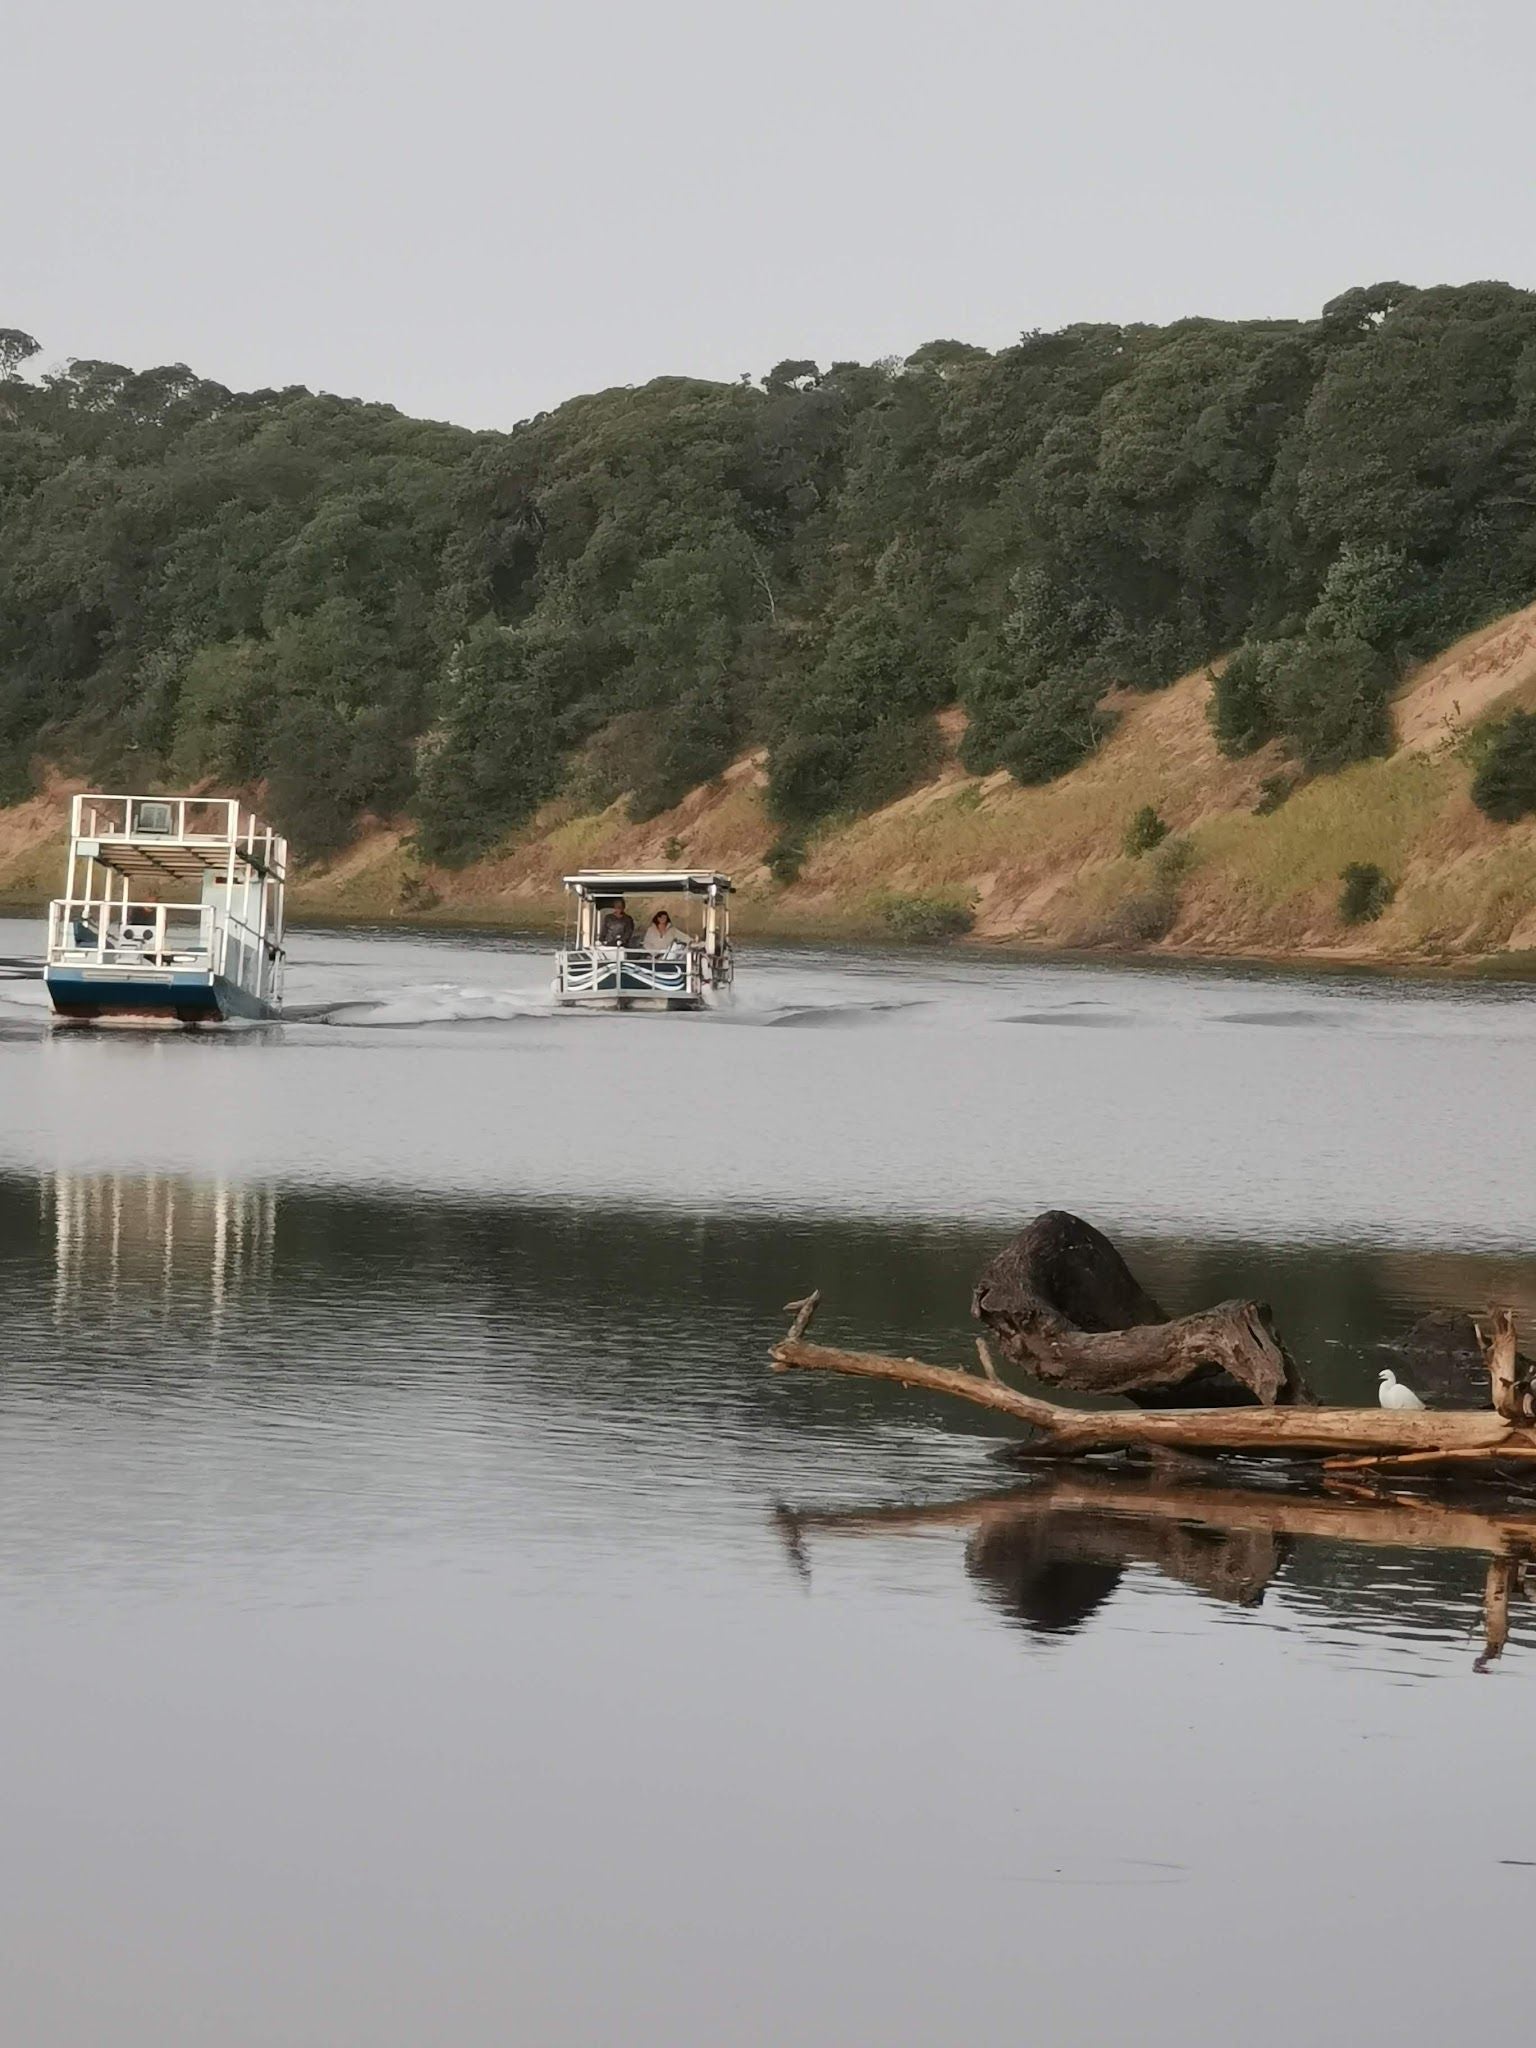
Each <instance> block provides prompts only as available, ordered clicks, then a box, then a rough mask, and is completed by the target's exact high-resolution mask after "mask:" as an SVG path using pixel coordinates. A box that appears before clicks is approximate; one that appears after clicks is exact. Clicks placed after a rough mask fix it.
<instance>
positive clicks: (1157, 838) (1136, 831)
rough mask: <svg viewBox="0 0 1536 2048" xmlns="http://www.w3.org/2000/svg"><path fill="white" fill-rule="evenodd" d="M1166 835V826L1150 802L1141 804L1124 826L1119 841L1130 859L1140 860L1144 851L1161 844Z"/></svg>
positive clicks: (1147, 851)
mask: <svg viewBox="0 0 1536 2048" xmlns="http://www.w3.org/2000/svg"><path fill="white" fill-rule="evenodd" d="M1167 837H1168V827H1167V826H1166V825H1165V824H1164V823H1163V820H1162V819H1161V818H1160V817H1159V816H1158V815H1157V812H1156V811H1155V810H1153V808H1152V806H1151V805H1150V804H1143V805H1142V807H1141V809H1140V810H1139V811H1138V812H1137V813H1136V815H1135V817H1134V818H1132V820H1131V822H1130V823H1129V825H1127V826H1126V828H1125V837H1124V839H1123V840H1122V841H1121V842H1120V844H1121V846H1122V848H1123V849H1124V851H1125V852H1126V854H1127V855H1128V856H1129V857H1130V858H1131V859H1132V860H1140V858H1141V856H1142V855H1143V854H1144V853H1150V852H1151V851H1152V849H1153V847H1154V846H1161V845H1162V843H1163V841H1164V840H1165V839H1166V838H1167Z"/></svg>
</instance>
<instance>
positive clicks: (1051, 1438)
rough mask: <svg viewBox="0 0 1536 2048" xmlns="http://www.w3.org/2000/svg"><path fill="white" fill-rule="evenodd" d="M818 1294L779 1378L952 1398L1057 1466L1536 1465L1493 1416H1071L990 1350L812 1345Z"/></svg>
mask: <svg viewBox="0 0 1536 2048" xmlns="http://www.w3.org/2000/svg"><path fill="white" fill-rule="evenodd" d="M819 1300H820V1295H819V1292H818V1293H816V1294H812V1295H811V1296H809V1297H808V1299H807V1300H805V1301H803V1302H795V1303H792V1304H791V1307H793V1308H794V1309H796V1310H797V1311H798V1313H797V1314H796V1316H795V1321H794V1323H793V1325H792V1326H791V1328H790V1330H789V1333H788V1335H787V1336H785V1337H784V1338H783V1339H782V1340H781V1341H780V1342H779V1343H777V1344H775V1345H774V1347H773V1349H772V1352H771V1353H770V1356H771V1357H772V1360H773V1363H774V1367H775V1369H776V1370H777V1371H779V1372H836V1373H845V1374H848V1375H850V1376H852V1377H853V1378H855V1379H875V1380H889V1381H892V1382H894V1383H895V1384H896V1385H898V1386H904V1387H913V1388H918V1389H921V1390H923V1391H926V1392H928V1393H934V1394H948V1395H951V1396H953V1397H955V1398H956V1399H958V1400H961V1401H970V1402H972V1403H973V1404H974V1405H976V1406H977V1407H981V1408H987V1409H990V1410H991V1411H992V1412H993V1413H994V1414H997V1415H1005V1416H1007V1417H1008V1418H1009V1419H1010V1420H1011V1421H1014V1422H1021V1423H1024V1424H1025V1425H1026V1426H1027V1427H1028V1428H1029V1429H1031V1430H1032V1431H1034V1432H1035V1435H1034V1437H1033V1439H1032V1440H1031V1443H1030V1446H1029V1448H1031V1449H1032V1450H1035V1451H1038V1452H1040V1453H1042V1454H1043V1455H1046V1456H1050V1457H1080V1456H1084V1455H1091V1454H1093V1453H1095V1452H1100V1451H1126V1450H1152V1451H1156V1450H1167V1451H1185V1452H1217V1453H1222V1452H1225V1453H1233V1452H1235V1453H1240V1454H1244V1455H1248V1456H1257V1457H1299V1458H1312V1459H1319V1458H1320V1459H1324V1460H1327V1461H1328V1462H1329V1463H1330V1465H1331V1466H1332V1467H1334V1468H1335V1469H1339V1470H1349V1471H1363V1470H1366V1469H1373V1468H1379V1469H1387V1468H1394V1469H1396V1468H1412V1467H1419V1466H1425V1467H1429V1466H1441V1467H1455V1466H1457V1465H1460V1464H1474V1463H1476V1464H1481V1465H1485V1466H1486V1465H1488V1464H1498V1463H1510V1464H1516V1465H1518V1464H1526V1463H1529V1462H1530V1461H1533V1460H1536V1430H1532V1429H1531V1428H1529V1427H1528V1426H1526V1424H1525V1423H1523V1422H1520V1421H1516V1420H1512V1419H1511V1418H1510V1417H1509V1416H1508V1415H1506V1414H1501V1413H1500V1412H1498V1409H1497V1408H1493V1409H1483V1410H1476V1409H1449V1410H1438V1409H1427V1408H1426V1409H1407V1410H1404V1409H1398V1408H1321V1407H1304V1406H1301V1405H1299V1404H1297V1405H1292V1406H1289V1407H1270V1408H1264V1407H1248V1408H1181V1409H1158V1410H1154V1411H1150V1412H1135V1411H1130V1412H1128V1411H1127V1410H1125V1409H1096V1410H1089V1409H1082V1408H1064V1407H1061V1406H1060V1405H1059V1404H1058V1403H1056V1402H1054V1401H1043V1400H1040V1399H1038V1398H1037V1397H1036V1396H1034V1395H1032V1394H1023V1393H1020V1392H1019V1391H1018V1389H1017V1388H1015V1387H1010V1386H1006V1385H1004V1384H1003V1381H1002V1379H1001V1377H1000V1376H999V1375H998V1374H997V1371H996V1367H995V1364H994V1363H993V1362H992V1361H991V1358H990V1354H988V1353H987V1352H986V1350H985V1346H984V1345H983V1347H982V1362H983V1371H982V1373H981V1374H979V1375H978V1374H976V1373H970V1372H961V1371H958V1370H956V1369H955V1368H954V1367H953V1366H942V1365H924V1364H922V1363H921V1362H920V1361H919V1360H917V1359H915V1358H890V1357H887V1356H885V1355H884V1354H883V1353H880V1352H874V1351H842V1350H836V1349H834V1348H832V1347H831V1346H829V1345H825V1344H810V1343H807V1342H806V1341H805V1332H806V1330H807V1329H808V1328H809V1326H810V1321H811V1318H812V1316H813V1315H814V1314H815V1312H816V1307H817V1304H818V1302H819ZM1489 1355H1490V1373H1491V1374H1493V1373H1495V1365H1494V1362H1493V1361H1494V1360H1495V1358H1496V1359H1497V1370H1498V1371H1502V1370H1503V1369H1504V1363H1505V1360H1506V1358H1509V1359H1512V1358H1513V1356H1514V1318H1513V1317H1512V1316H1511V1315H1509V1313H1508V1311H1506V1310H1501V1311H1498V1313H1497V1316H1496V1318H1495V1321H1494V1326H1493V1335H1492V1337H1491V1338H1490V1347H1489ZM1494 1388H1495V1399H1496V1400H1498V1399H1499V1398H1501V1395H1502V1397H1503V1398H1504V1399H1505V1400H1506V1404H1507V1405H1511V1406H1513V1405H1516V1404H1521V1403H1523V1402H1525V1401H1527V1400H1528V1399H1529V1395H1530V1390H1529V1388H1528V1387H1525V1386H1523V1384H1522V1383H1521V1382H1519V1381H1518V1380H1515V1381H1513V1382H1512V1383H1510V1385H1509V1386H1508V1387H1503V1386H1501V1383H1500V1381H1499V1379H1498V1378H1497V1377H1495V1380H1494Z"/></svg>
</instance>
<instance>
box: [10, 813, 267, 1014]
mask: <svg viewBox="0 0 1536 2048" xmlns="http://www.w3.org/2000/svg"><path fill="white" fill-rule="evenodd" d="M287 866H288V848H287V844H286V842H285V841H284V840H282V839H280V838H279V837H278V836H277V834H276V833H275V832H273V830H272V828H271V827H270V826H269V825H263V824H262V823H261V822H260V821H259V820H258V819H257V818H255V817H254V816H253V815H252V814H251V813H250V812H249V811H247V810H246V809H244V807H243V806H242V805H241V804H240V803H239V801H238V800H237V799H235V798H233V797H202V796H170V797H166V796H100V795H87V796H77V797H76V798H75V800H74V805H73V809H72V812H71V815H70V827H69V871H68V876H67V879H66V882H65V893H64V895H63V896H61V897H59V898H58V899H57V900H56V901H55V902H54V903H52V904H51V905H50V906H49V911H48V958H47V964H46V966H45V968H44V970H43V981H44V984H45V986H46V987H47V990H48V994H49V996H50V998H51V999H52V1002H53V1007H54V1010H55V1012H56V1013H57V1015H58V1016H59V1017H61V1018H67V1019H69V1020H71V1021H73V1022H76V1023H136V1024H210V1023H215V1024H216V1023H221V1022H223V1021H224V1020H225V1019H226V1018H229V1017H257V1018H260V1017H275V1016H276V1015H277V1014H278V1010H279V1006H280V1004H281V1000H282V978H283V884H284V881H285V878H286V874H287Z"/></svg>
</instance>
